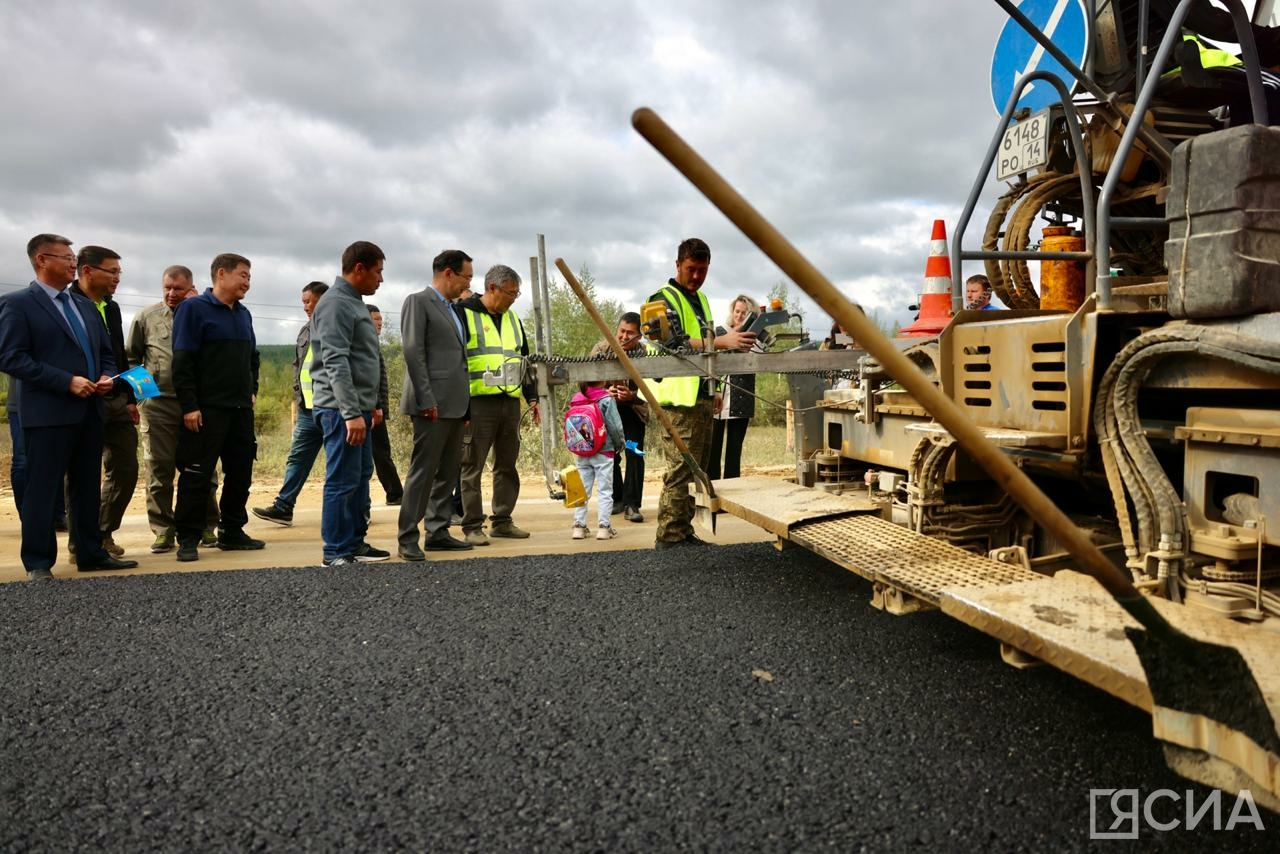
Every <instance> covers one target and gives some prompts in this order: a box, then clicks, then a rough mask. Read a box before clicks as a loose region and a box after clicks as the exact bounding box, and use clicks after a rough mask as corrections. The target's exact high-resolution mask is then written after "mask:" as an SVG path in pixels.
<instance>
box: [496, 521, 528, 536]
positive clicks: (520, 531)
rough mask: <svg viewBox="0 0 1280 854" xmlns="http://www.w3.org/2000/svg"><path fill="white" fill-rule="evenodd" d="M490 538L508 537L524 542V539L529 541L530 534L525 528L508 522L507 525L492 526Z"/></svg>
mask: <svg viewBox="0 0 1280 854" xmlns="http://www.w3.org/2000/svg"><path fill="white" fill-rule="evenodd" d="M489 536H491V537H506V538H508V539H512V540H524V539H528V537H529V532H528V531H526V530H525V529H524V528H517V527H516V526H515V525H514V524H512V523H511V522H508V523H507V524H505V525H493V526H491V527H490V528H489Z"/></svg>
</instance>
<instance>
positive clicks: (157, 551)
mask: <svg viewBox="0 0 1280 854" xmlns="http://www.w3.org/2000/svg"><path fill="white" fill-rule="evenodd" d="M171 551H173V531H165V532H164V533H161V534H156V541H155V542H154V543H152V544H151V553H152V554H153V555H162V554H164V553H165V552H171Z"/></svg>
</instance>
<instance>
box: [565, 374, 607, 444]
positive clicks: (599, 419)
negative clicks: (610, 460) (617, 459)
mask: <svg viewBox="0 0 1280 854" xmlns="http://www.w3.org/2000/svg"><path fill="white" fill-rule="evenodd" d="M608 393H609V392H608V391H607V390H606V389H603V388H591V389H587V394H583V393H582V392H578V393H577V394H575V395H574V396H573V399H572V400H570V401H569V409H568V411H567V412H565V414H564V446H565V447H566V448H568V449H569V453H571V454H577V455H578V456H580V457H590V456H593V455H595V454H598V453H600V449H601V448H603V447H604V441H605V439H606V438H607V437H608V434H607V433H606V432H605V429H604V416H603V415H601V414H600V404H599V403H598V402H597V401H599V400H600V398H602V397H604V396H606V395H607V394H608Z"/></svg>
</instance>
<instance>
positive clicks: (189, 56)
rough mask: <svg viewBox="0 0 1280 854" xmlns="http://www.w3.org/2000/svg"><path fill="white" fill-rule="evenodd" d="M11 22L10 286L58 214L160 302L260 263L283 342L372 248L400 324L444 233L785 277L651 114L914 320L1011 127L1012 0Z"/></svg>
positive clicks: (356, 7) (637, 288)
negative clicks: (926, 277)
mask: <svg viewBox="0 0 1280 854" xmlns="http://www.w3.org/2000/svg"><path fill="white" fill-rule="evenodd" d="M7 11H9V13H10V14H7V15H6V16H5V17H6V18H7V19H11V20H9V21H8V23H9V26H7V27H5V28H4V32H3V34H0V39H3V40H4V48H5V49H4V50H3V51H0V74H3V75H4V79H5V80H6V81H8V85H6V87H5V88H4V89H3V94H0V106H3V107H4V110H5V114H6V116H8V117H10V120H8V121H6V123H5V124H4V126H3V127H0V150H2V151H3V155H4V156H3V158H0V186H3V189H4V192H3V195H2V196H0V199H2V201H0V281H2V282H8V283H15V282H18V283H20V282H25V281H26V280H27V279H28V278H29V275H30V273H29V267H28V265H27V263H26V259H25V257H23V254H22V249H23V246H24V244H25V242H26V239H27V238H28V237H30V236H31V234H33V233H35V232H36V231H42V230H53V231H59V232H63V233H66V234H68V236H70V237H72V238H73V239H74V240H76V241H77V243H78V244H84V243H89V242H93V243H102V244H105V245H109V246H112V247H113V248H116V249H117V250H119V251H120V252H121V253H122V254H123V255H124V256H125V267H126V271H127V272H126V277H125V281H124V282H123V284H122V292H123V293H125V294H126V295H127V300H125V304H126V306H129V305H130V303H132V304H133V305H134V306H135V307H136V306H139V305H144V304H146V303H147V302H150V301H152V300H153V299H154V298H156V297H157V296H158V293H156V291H157V290H158V282H159V277H160V271H161V270H162V269H163V268H164V267H165V266H166V265H168V264H170V263H174V262H179V263H186V264H188V265H189V266H191V267H193V268H194V269H195V270H196V271H197V276H198V278H201V279H203V278H204V277H205V276H206V275H207V274H206V273H205V272H204V271H205V270H207V267H208V262H209V259H211V258H212V257H213V255H214V254H216V253H217V252H220V251H236V252H241V253H243V254H245V255H247V256H249V257H250V258H252V259H254V285H253V291H252V292H251V293H250V297H249V300H250V303H251V304H254V305H255V306H256V307H255V314H256V316H258V317H259V318H260V321H259V326H260V330H261V332H260V334H262V336H263V338H264V340H273V341H286V340H290V339H291V337H292V329H293V328H294V327H296V325H297V323H300V322H301V320H302V313H301V310H300V309H299V308H297V307H296V306H297V292H298V289H299V288H300V287H301V285H302V284H305V282H307V281H309V280H311V279H313V278H321V279H326V280H327V279H329V278H331V277H332V276H333V275H334V274H335V273H336V272H337V270H336V268H337V256H338V254H339V253H340V252H341V248H342V247H343V246H345V245H346V244H347V243H349V242H351V241H352V240H355V239H370V240H375V241H377V242H379V243H380V244H382V245H383V247H384V249H386V250H387V254H388V265H387V271H388V277H387V283H386V284H385V285H384V287H383V290H382V291H381V292H380V293H379V295H378V302H379V303H380V304H383V305H384V308H386V309H387V312H388V314H394V313H395V308H396V307H398V304H399V302H400V300H401V299H403V297H404V296H405V295H407V294H408V293H409V292H410V291H411V290H413V289H416V288H419V287H421V286H422V285H423V284H424V283H425V282H426V280H427V279H428V278H429V275H430V272H429V270H430V259H431V258H432V256H434V255H435V253H436V252H438V251H439V250H440V249H442V248H444V247H447V246H457V247H461V248H465V249H467V251H468V252H470V253H471V254H472V255H474V256H475V257H476V259H477V267H478V268H480V269H483V268H484V267H486V266H488V265H489V264H491V263H505V264H510V265H511V266H513V267H515V268H516V269H517V270H518V271H520V272H521V274H522V275H524V274H525V272H526V271H527V269H528V257H529V256H530V255H531V254H533V253H534V252H535V250H536V244H535V239H534V238H535V235H536V234H537V233H544V234H546V236H547V248H548V254H549V255H550V257H551V258H552V259H554V258H555V257H556V256H563V257H565V259H566V260H567V261H568V262H569V264H570V266H571V267H573V268H574V269H579V268H580V267H581V266H582V265H584V264H585V265H587V266H589V268H590V269H591V271H592V273H593V275H594V276H595V277H596V280H597V286H598V287H599V288H600V289H601V292H602V293H603V294H605V295H606V296H609V297H611V298H615V299H621V300H624V301H626V302H628V303H637V302H638V301H639V300H641V299H643V298H644V297H645V296H647V295H648V294H649V293H650V292H651V291H653V290H654V289H656V287H658V286H659V285H660V284H661V283H662V282H663V281H664V280H665V279H666V277H667V276H668V275H670V273H671V269H672V266H673V262H674V252H675V246H676V244H677V243H678V242H679V240H680V239H681V238H683V237H686V236H689V235H695V234H696V235H699V236H702V237H704V238H705V239H707V240H708V242H710V243H711V245H712V247H713V251H714V264H713V268H712V275H711V278H710V280H709V282H708V286H707V289H708V293H709V294H710V296H711V297H712V301H713V306H714V307H715V310H716V313H717V315H719V314H721V313H723V308H724V306H725V305H726V304H727V301H728V300H729V299H730V298H731V297H732V296H733V295H735V294H736V293H738V292H740V291H743V292H747V293H749V294H752V295H756V296H758V298H761V299H763V298H764V296H765V295H766V293H767V292H768V290H769V288H770V287H771V286H772V285H773V284H775V283H776V282H778V281H780V280H781V279H782V275H781V273H780V272H779V271H778V270H777V269H776V268H774V267H773V266H772V264H771V263H769V262H768V261H767V259H765V258H764V257H763V256H762V255H761V254H760V253H759V252H758V250H756V249H755V248H754V247H752V246H751V245H750V244H749V243H748V242H747V241H746V240H745V239H744V238H743V237H742V236H741V235H739V234H738V233H737V232H736V230H735V229H733V227H732V226H731V225H729V224H728V223H727V222H726V221H725V220H724V218H723V217H722V216H721V215H720V214H719V213H718V212H716V211H715V210H714V209H713V208H712V207H711V206H710V205H709V204H708V203H707V202H706V200H705V199H703V198H702V197H701V196H700V195H699V194H698V193H697V192H696V191H695V190H694V189H693V188H692V187H691V186H690V185H688V184H687V182H685V180H684V179H683V178H681V177H680V176H679V175H678V174H676V173H675V172H674V170H672V169H671V168H670V167H669V166H668V165H667V164H666V163H665V161H663V160H662V159H661V158H660V157H659V156H658V155H657V154H656V152H654V151H653V150H652V149H651V148H650V147H649V146H648V144H647V143H645V142H644V141H643V140H641V139H640V138H639V137H637V136H636V135H635V134H634V132H633V131H632V130H631V129H630V126H629V118H630V114H631V112H632V110H634V109H635V108H636V107H637V106H640V105H648V106H652V107H654V108H655V109H657V110H658V111H659V112H660V113H661V114H662V115H663V116H664V118H666V119H667V121H669V122H670V123H671V124H672V125H673V127H675V128H676V129H677V130H678V131H679V132H680V133H681V134H683V135H684V136H685V137H686V138H687V139H688V140H689V141H690V142H691V143H693V144H694V145H695V146H696V147H697V148H698V149H699V150H700V151H701V152H702V153H703V154H704V155H705V156H706V157H707V158H708V159H710V160H711V161H712V163H713V164H714V165H715V166H716V167H717V168H718V169H719V170H720V171H721V172H722V173H723V174H724V175H725V176H726V177H728V178H729V179H730V180H731V181H732V182H733V183H734V184H735V186H737V187H738V188H739V189H740V190H741V191H742V192H743V193H744V194H745V195H746V196H747V197H748V198H749V200H751V201H752V202H753V203H754V204H755V205H756V206H757V207H758V208H759V209H760V210H761V211H762V212H763V213H765V215H766V216H768V217H770V218H771V219H772V220H773V221H774V222H775V224H777V225H778V226H779V227H780V228H781V229H782V230H783V231H784V232H785V233H786V234H787V235H788V237H789V238H790V239H791V240H792V241H793V242H795V243H796V245H797V246H799V247H800V248H801V250H802V251H804V252H805V253H806V254H807V255H808V256H809V257H810V258H811V259H812V260H814V261H815V263H817V264H818V266H819V267H820V268H821V269H823V270H824V271H825V272H826V273H827V275H828V276H829V277H830V278H831V279H832V280H833V281H835V282H836V283H837V284H838V285H839V286H840V287H841V288H842V289H844V290H845V291H846V292H848V293H850V294H851V295H852V296H854V297H856V298H858V299H861V300H864V301H866V302H867V303H868V305H869V306H870V307H875V306H876V305H882V306H884V308H885V310H886V311H890V310H892V311H898V312H902V311H903V308H902V306H903V305H905V304H906V303H908V302H910V301H912V300H914V296H913V293H914V291H915V290H916V289H917V288H918V287H919V283H920V280H921V277H922V272H923V268H924V258H925V254H926V253H927V251H928V237H929V233H928V232H929V223H930V222H931V220H932V219H933V218H935V217H940V218H945V219H947V220H948V223H949V224H951V223H953V222H954V219H955V217H956V215H957V214H958V213H959V211H960V209H961V208H962V206H963V203H964V198H965V196H966V194H967V193H968V190H969V186H970V185H971V184H972V183H973V180H974V177H975V175H976V170H977V167H978V162H977V161H978V158H979V157H980V156H981V154H982V152H983V150H984V149H985V146H986V142H987V140H988V139H989V137H990V135H991V133H992V131H993V130H994V127H993V126H994V122H995V114H994V112H993V111H992V110H991V107H990V104H989V95H988V93H987V63H988V60H989V56H990V49H991V45H992V44H993V43H994V41H995V37H996V34H997V32H998V28H999V26H1000V24H1001V18H1000V13H999V10H998V9H996V7H994V5H993V4H987V3H965V4H954V5H952V6H948V5H946V4H936V3H929V2H925V0H910V2H902V3H894V4H879V3H877V4H869V3H837V2H829V3H819V2H794V3H788V4H774V5H772V6H763V5H759V4H741V3H735V2H727V0H726V2H708V3H686V4H674V3H639V2H635V3H607V4H599V3H586V2H556V3H551V2H535V3H519V2H496V0H490V2H483V1H482V2H473V3H467V4H462V3H439V2H435V3H422V2H409V0H403V2H379V3H363V4H355V3H334V2H321V0H311V1H308V0H292V2H280V0H277V2H259V0H227V2H223V3H218V4H185V3H164V2H158V0H157V2H123V0H120V2H104V3H98V4H72V3H65V2H64V3H58V2H55V3H52V4H49V3H44V4H35V3H33V2H29V0H19V2H18V3H17V4H16V5H14V4H11V5H10V7H9V9H7ZM979 227H980V226H979ZM971 237H972V229H971ZM793 291H794V288H793ZM126 312H128V308H126ZM810 313H811V314H815V315H816V310H812V309H811V310H810ZM275 317H279V318H281V320H278V321H277V320H274V319H272V318H275ZM808 325H809V326H810V327H811V328H814V329H818V328H821V327H823V326H824V325H825V323H824V322H823V321H822V320H821V318H819V317H816V316H815V319H813V320H811V321H810V322H809V324H808Z"/></svg>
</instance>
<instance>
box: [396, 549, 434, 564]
mask: <svg viewBox="0 0 1280 854" xmlns="http://www.w3.org/2000/svg"><path fill="white" fill-rule="evenodd" d="M396 551H397V552H399V554H400V559H401V560H407V561H409V563H422V562H423V561H424V560H426V559H427V556H426V555H424V554H423V553H422V549H420V548H418V547H417V546H401V547H400V548H399V549H397V550H396Z"/></svg>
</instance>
